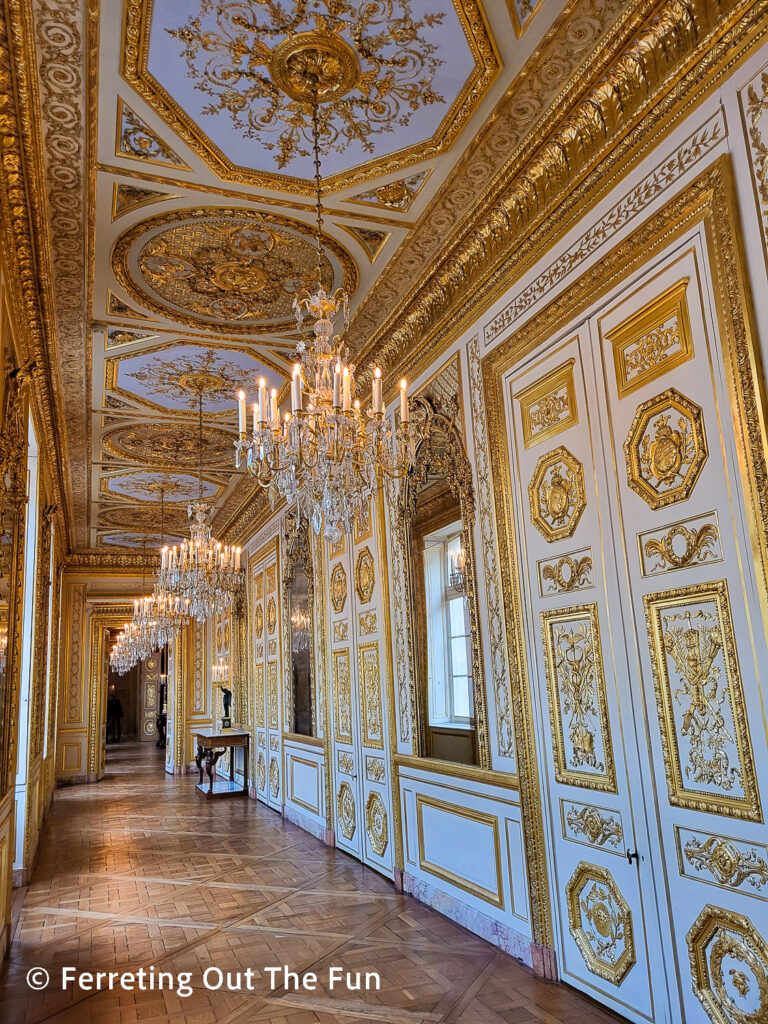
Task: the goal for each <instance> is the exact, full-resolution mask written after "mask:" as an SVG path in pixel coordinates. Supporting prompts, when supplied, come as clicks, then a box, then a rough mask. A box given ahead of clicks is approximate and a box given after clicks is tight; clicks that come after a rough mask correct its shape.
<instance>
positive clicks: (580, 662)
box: [541, 604, 616, 793]
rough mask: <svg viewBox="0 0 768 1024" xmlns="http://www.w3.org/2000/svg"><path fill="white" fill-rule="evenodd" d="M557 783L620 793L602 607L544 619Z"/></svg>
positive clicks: (555, 613) (559, 612) (557, 613)
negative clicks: (600, 614) (608, 700)
mask: <svg viewBox="0 0 768 1024" xmlns="http://www.w3.org/2000/svg"><path fill="white" fill-rule="evenodd" d="M541 632H542V639H543V644H544V659H545V665H546V674H547V688H548V695H549V717H550V724H551V727H552V745H553V750H554V757H555V777H556V779H557V781H558V782H561V783H565V784H569V785H573V786H585V787H586V788H587V789H599V790H605V791H607V792H611V793H615V792H616V774H615V771H614V765H613V750H612V746H611V736H610V728H609V724H608V708H607V706H606V687H605V676H604V673H603V658H602V652H601V649H600V629H599V624H598V617H597V605H596V604H585V605H578V606H576V607H573V608H565V609H561V610H557V611H551V612H542V613H541Z"/></svg>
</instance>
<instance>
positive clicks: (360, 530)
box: [355, 498, 373, 544]
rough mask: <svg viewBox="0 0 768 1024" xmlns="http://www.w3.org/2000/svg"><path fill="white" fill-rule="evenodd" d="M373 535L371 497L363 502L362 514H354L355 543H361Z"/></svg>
mask: <svg viewBox="0 0 768 1024" xmlns="http://www.w3.org/2000/svg"><path fill="white" fill-rule="evenodd" d="M372 535H373V499H372V498H369V499H368V501H367V502H366V503H365V511H364V512H363V513H362V515H357V516H355V544H362V542H363V541H364V540H368V539H369V537H371V536H372Z"/></svg>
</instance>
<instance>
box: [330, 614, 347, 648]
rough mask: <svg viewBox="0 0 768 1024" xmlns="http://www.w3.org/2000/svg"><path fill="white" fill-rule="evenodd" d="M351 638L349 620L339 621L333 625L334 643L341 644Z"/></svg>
mask: <svg viewBox="0 0 768 1024" xmlns="http://www.w3.org/2000/svg"><path fill="white" fill-rule="evenodd" d="M348 637H349V620H348V619H338V620H337V621H336V622H334V624H333V642H334V643H340V642H342V641H344V640H346V639H348Z"/></svg>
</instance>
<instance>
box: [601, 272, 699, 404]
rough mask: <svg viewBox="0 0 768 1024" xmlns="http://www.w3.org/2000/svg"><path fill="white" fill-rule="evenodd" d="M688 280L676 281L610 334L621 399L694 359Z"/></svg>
mask: <svg viewBox="0 0 768 1024" xmlns="http://www.w3.org/2000/svg"><path fill="white" fill-rule="evenodd" d="M688 283H689V282H688V278H684V279H683V280H681V281H678V282H677V283H676V284H673V285H672V286H671V287H670V288H667V289H666V290H665V291H664V292H662V293H661V295H658V296H657V297H656V298H655V299H654V300H653V301H652V302H649V303H648V304H647V305H645V306H643V308H642V309H640V310H638V311H637V312H636V313H633V314H632V316H631V317H629V318H628V319H626V320H624V321H623V322H622V323H620V324H619V325H618V326H617V327H614V328H612V329H611V330H610V331H608V333H607V334H606V340H607V341H608V342H609V343H610V345H611V346H612V347H613V361H614V369H615V371H616V388H617V391H618V394H619V398H623V397H624V396H625V395H628V394H630V393H631V392H632V391H635V390H636V389H637V388H640V387H643V386H644V385H645V384H648V383H650V381H652V380H656V378H657V377H661V376H662V375H663V374H665V373H669V371H670V370H672V369H674V367H676V366H680V364H681V363H684V362H686V360H688V359H692V358H693V355H694V352H693V336H692V332H691V321H690V317H689V315H688V301H687V298H686V289H687V288H688Z"/></svg>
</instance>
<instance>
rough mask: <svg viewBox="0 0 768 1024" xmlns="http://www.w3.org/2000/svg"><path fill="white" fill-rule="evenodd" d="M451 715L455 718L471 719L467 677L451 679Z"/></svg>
mask: <svg viewBox="0 0 768 1024" xmlns="http://www.w3.org/2000/svg"><path fill="white" fill-rule="evenodd" d="M453 714H454V717H455V718H471V717H472V701H471V697H470V686H469V678H468V676H454V677H453Z"/></svg>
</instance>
